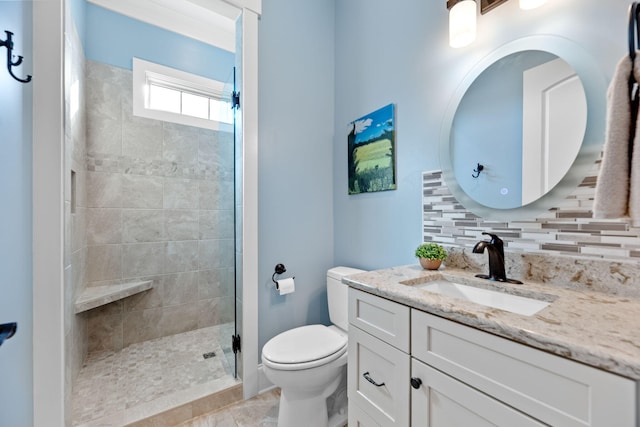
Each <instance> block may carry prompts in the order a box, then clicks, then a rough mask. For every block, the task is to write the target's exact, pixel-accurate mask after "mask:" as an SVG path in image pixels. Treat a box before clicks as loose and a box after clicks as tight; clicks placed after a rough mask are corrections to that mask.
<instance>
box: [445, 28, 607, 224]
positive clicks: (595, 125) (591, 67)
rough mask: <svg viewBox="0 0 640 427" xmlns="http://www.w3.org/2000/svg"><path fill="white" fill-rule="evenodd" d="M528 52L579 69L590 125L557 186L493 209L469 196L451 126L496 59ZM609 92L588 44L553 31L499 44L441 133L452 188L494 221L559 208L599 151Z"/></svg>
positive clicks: (459, 92) (469, 80)
mask: <svg viewBox="0 0 640 427" xmlns="http://www.w3.org/2000/svg"><path fill="white" fill-rule="evenodd" d="M525 50H539V51H545V52H549V53H551V54H554V55H556V56H558V57H559V58H562V59H563V60H565V61H566V62H567V63H568V64H569V65H571V66H572V67H573V69H574V70H576V73H577V74H578V76H579V77H580V80H581V81H582V85H583V87H584V91H585V96H586V98H587V126H586V129H585V133H584V139H583V140H582V145H581V147H580V151H579V152H578V155H577V157H576V159H575V161H574V162H573V164H572V165H571V168H570V169H569V171H568V172H567V173H566V174H565V176H564V177H563V178H562V180H560V182H559V183H558V184H557V185H556V186H555V187H554V188H552V189H551V190H550V191H549V192H547V193H546V194H545V195H543V196H542V197H540V198H539V199H538V200H536V201H534V202H531V203H529V204H527V205H525V206H521V207H518V208H512V209H495V208H490V207H488V206H484V205H482V204H480V203H478V202H477V201H475V200H473V199H472V198H471V197H469V195H467V194H466V193H465V192H464V190H462V188H461V187H460V185H459V184H458V182H457V181H456V178H455V174H454V171H453V162H452V159H451V151H450V138H451V127H452V125H453V120H454V117H455V114H456V111H457V110H458V106H459V105H460V102H461V101H462V98H463V97H464V95H465V93H466V92H467V90H468V89H469V87H470V86H471V85H472V84H473V82H474V81H475V80H476V78H477V77H478V76H479V75H480V74H482V72H483V71H484V70H486V69H487V68H489V67H490V66H491V65H492V64H493V63H495V62H496V61H498V60H500V59H502V58H504V57H506V56H509V55H511V54H513V53H516V52H521V51H525ZM606 92H607V84H606V79H605V76H604V74H603V73H601V71H600V67H599V65H598V63H597V62H596V61H595V60H594V59H593V58H592V57H591V55H589V54H588V53H587V52H586V51H585V50H584V48H582V47H581V46H580V45H578V44H577V43H575V42H573V41H571V40H569V39H566V38H564V37H560V36H552V35H536V36H529V37H523V38H521V39H517V40H514V41H511V42H509V43H506V44H504V45H502V46H500V47H499V48H497V49H496V50H494V51H493V52H491V53H490V54H489V55H487V56H486V57H485V58H483V59H482V60H481V61H480V62H479V63H478V64H477V65H475V66H474V67H473V68H472V69H471V71H470V72H469V73H468V74H467V75H466V76H465V78H464V79H463V80H462V83H461V84H460V85H459V86H458V88H457V89H456V91H455V92H454V94H453V96H452V98H451V100H450V102H449V104H448V106H447V109H446V110H445V114H444V119H443V122H442V130H441V133H440V135H441V136H440V166H441V169H442V176H443V179H444V181H445V183H446V185H447V186H448V187H449V190H450V191H451V193H452V194H453V195H454V196H455V197H456V199H457V200H458V202H460V203H461V204H462V205H463V206H464V207H465V208H466V209H467V210H469V211H471V212H473V213H474V214H476V215H478V216H480V217H482V218H485V219H490V220H501V221H504V220H507V221H509V220H525V219H529V220H532V219H535V218H536V216H538V215H539V214H541V213H543V212H545V211H548V210H549V209H551V208H553V207H555V206H557V205H558V203H560V202H561V201H562V200H564V199H565V198H566V197H567V196H568V195H570V194H571V193H572V192H573V191H575V190H576V188H577V187H578V185H579V184H580V183H581V182H582V180H583V179H584V178H585V177H586V176H587V173H588V172H589V171H590V170H591V168H593V166H594V165H595V162H596V160H597V158H598V156H599V155H600V151H601V150H602V145H603V143H604V138H605V122H606Z"/></svg>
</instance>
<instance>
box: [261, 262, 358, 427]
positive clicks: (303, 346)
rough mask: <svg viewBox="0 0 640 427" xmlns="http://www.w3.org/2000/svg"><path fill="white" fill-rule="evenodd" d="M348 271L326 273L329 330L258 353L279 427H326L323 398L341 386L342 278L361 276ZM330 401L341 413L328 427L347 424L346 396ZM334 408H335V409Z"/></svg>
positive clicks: (311, 329)
mask: <svg viewBox="0 0 640 427" xmlns="http://www.w3.org/2000/svg"><path fill="white" fill-rule="evenodd" d="M362 272H363V270H358V269H355V268H349V267H334V268H332V269H330V270H329V271H327V300H328V303H329V318H330V319H331V322H332V323H333V324H332V325H331V326H324V325H308V326H302V327H299V328H295V329H290V330H288V331H285V332H282V333H281V334H278V335H276V336H275V337H273V338H271V339H270V340H269V341H268V342H267V343H266V344H265V345H264V347H263V348H262V364H263V368H264V373H265V375H266V376H267V378H268V379H269V380H270V381H271V382H272V383H273V384H275V385H276V386H278V387H280V412H279V414H278V427H300V426H305V427H327V426H329V422H330V420H329V416H328V411H327V397H329V396H330V395H332V394H333V393H334V392H335V391H336V389H337V388H338V386H339V385H340V383H341V382H342V383H344V384H346V374H347V325H348V323H349V319H348V317H347V307H348V296H347V295H348V292H347V290H348V286H347V285H345V284H343V283H342V278H343V277H344V276H346V275H349V274H355V273H362ZM337 395H339V396H335V397H336V398H339V399H341V400H343V401H344V402H340V403H339V405H340V404H341V408H342V409H341V410H340V413H338V414H336V415H335V416H333V417H332V418H331V427H333V426H334V425H335V426H337V425H344V424H346V422H347V413H346V390H345V392H344V393H337ZM334 406H338V405H334Z"/></svg>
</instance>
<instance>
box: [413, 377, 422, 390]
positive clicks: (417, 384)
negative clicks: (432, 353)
mask: <svg viewBox="0 0 640 427" xmlns="http://www.w3.org/2000/svg"><path fill="white" fill-rule="evenodd" d="M421 385H422V380H421V379H420V378H416V377H413V378H411V387H413V388H415V389H416V390H417V389H419V388H420V386H421Z"/></svg>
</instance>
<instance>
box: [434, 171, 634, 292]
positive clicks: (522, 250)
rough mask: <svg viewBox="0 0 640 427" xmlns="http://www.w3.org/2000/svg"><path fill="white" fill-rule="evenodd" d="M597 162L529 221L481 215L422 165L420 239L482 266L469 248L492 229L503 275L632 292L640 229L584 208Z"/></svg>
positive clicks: (455, 259) (463, 262)
mask: <svg viewBox="0 0 640 427" xmlns="http://www.w3.org/2000/svg"><path fill="white" fill-rule="evenodd" d="M599 164H600V162H599V161H598V162H597V163H596V164H595V166H594V168H593V170H592V173H590V174H589V176H588V177H587V178H585V179H584V180H583V181H582V183H581V184H580V185H579V186H578V188H577V189H576V190H575V191H574V192H573V194H571V195H570V196H568V197H567V198H566V199H565V200H563V202H562V203H560V204H559V205H558V206H557V207H555V208H552V209H549V210H548V211H547V212H545V213H543V214H541V215H539V216H538V217H537V218H535V219H533V220H530V221H488V220H484V219H482V218H480V217H478V216H476V215H475V214H473V213H472V212H470V211H468V210H466V209H465V208H464V206H462V205H461V204H460V203H459V202H458V201H457V199H456V198H455V197H454V195H453V194H452V193H451V192H450V191H449V188H448V187H447V185H446V183H445V182H444V181H443V179H442V172H441V171H439V170H437V171H429V172H424V173H423V175H422V182H423V241H425V242H428V241H436V242H439V243H442V244H443V245H445V246H447V248H448V249H449V252H450V254H451V256H450V257H449V258H448V260H447V263H448V265H451V266H455V267H459V268H468V269H474V270H479V271H483V270H485V269H486V268H487V265H486V263H487V260H486V258H487V256H486V255H479V254H473V253H471V248H473V246H474V245H475V243H476V242H478V241H479V240H484V239H486V236H483V235H482V232H483V231H487V232H492V233H495V234H497V235H499V236H500V237H501V238H502V239H503V240H504V242H505V258H506V263H507V267H508V268H509V269H510V271H508V272H507V273H508V274H509V275H510V276H513V277H516V278H521V279H527V280H536V281H541V282H547V283H553V284H559V285H562V286H569V287H573V288H580V287H585V288H588V289H593V290H599V291H603V292H609V293H615V294H620V295H628V296H640V269H639V268H638V267H639V266H640V238H639V237H640V229H639V228H633V227H631V226H630V225H629V223H628V221H627V220H624V219H617V220H599V219H594V218H593V215H592V206H593V197H594V194H595V186H596V181H597V175H598V167H599Z"/></svg>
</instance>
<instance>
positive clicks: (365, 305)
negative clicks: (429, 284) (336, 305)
mask: <svg viewBox="0 0 640 427" xmlns="http://www.w3.org/2000/svg"><path fill="white" fill-rule="evenodd" d="M409 321H410V314H409V307H407V306H404V305H402V304H398V303H396V302H393V301H389V300H386V299H384V298H380V297H377V296H375V295H371V294H368V293H366V292H362V291H359V290H357V289H353V288H350V289H349V323H350V324H352V325H355V326H357V327H358V328H360V329H362V330H363V331H365V332H368V333H370V334H371V335H373V336H374V337H377V338H380V339H381V340H382V341H384V342H386V343H389V344H391V345H392V346H394V347H396V348H398V349H400V350H402V351H404V352H405V353H409Z"/></svg>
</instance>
